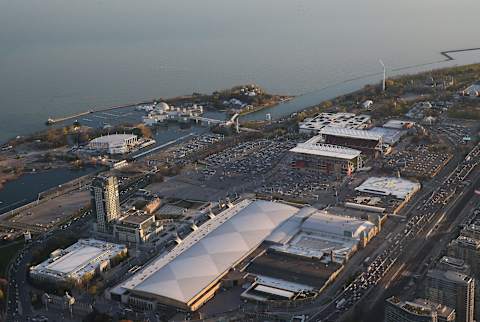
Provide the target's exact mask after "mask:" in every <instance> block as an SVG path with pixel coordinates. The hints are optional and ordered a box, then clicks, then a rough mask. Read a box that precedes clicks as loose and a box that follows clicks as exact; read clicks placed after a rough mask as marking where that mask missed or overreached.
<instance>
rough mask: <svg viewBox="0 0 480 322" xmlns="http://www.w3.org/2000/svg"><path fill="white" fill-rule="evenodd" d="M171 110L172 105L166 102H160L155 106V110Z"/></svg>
mask: <svg viewBox="0 0 480 322" xmlns="http://www.w3.org/2000/svg"><path fill="white" fill-rule="evenodd" d="M169 110H170V105H168V104H167V103H165V102H160V103H158V104H157V105H156V106H155V112H166V111H169Z"/></svg>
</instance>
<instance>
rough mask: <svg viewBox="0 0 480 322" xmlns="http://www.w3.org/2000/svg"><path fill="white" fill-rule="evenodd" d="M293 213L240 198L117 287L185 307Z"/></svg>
mask: <svg viewBox="0 0 480 322" xmlns="http://www.w3.org/2000/svg"><path fill="white" fill-rule="evenodd" d="M297 212H298V209H297V208H295V207H292V206H288V205H285V204H282V203H276V202H268V201H261V200H258V201H252V200H248V199H246V200H243V201H241V202H239V203H238V204H236V205H235V206H233V207H232V208H229V209H227V210H225V211H223V212H221V213H220V214H218V215H217V216H216V217H215V218H213V219H211V220H210V221H207V222H206V223H205V224H204V225H202V226H200V227H199V229H198V230H196V231H194V232H192V233H191V234H190V235H188V236H187V237H186V238H185V239H184V240H183V242H182V243H180V244H179V245H178V246H177V247H175V248H174V249H173V250H172V251H171V252H170V253H168V254H166V255H165V256H162V257H159V258H157V259H155V260H154V261H153V262H151V263H150V264H148V265H147V266H145V268H144V269H142V270H140V271H139V272H138V273H136V274H135V275H134V276H132V277H131V278H130V279H128V280H126V281H125V282H124V283H122V284H121V287H122V288H124V289H127V290H130V291H132V292H134V293H135V291H138V292H139V293H140V294H141V295H142V296H148V295H149V294H150V295H151V296H153V297H155V296H158V297H164V298H169V299H173V300H176V301H179V302H181V303H188V302H189V301H190V300H191V299H193V298H194V297H195V296H196V295H198V294H200V293H201V292H202V291H203V290H204V289H205V288H206V287H208V286H209V285H211V284H212V283H214V282H215V281H216V280H218V279H219V278H220V277H221V276H222V275H223V274H224V273H226V272H227V271H228V270H229V269H230V268H231V267H232V266H234V265H235V264H236V263H238V262H239V261H240V260H242V259H243V258H244V257H245V256H247V255H248V254H249V253H250V252H251V251H253V250H254V249H255V248H257V247H258V245H259V244H260V243H261V242H262V241H263V240H264V239H265V238H267V237H268V236H269V235H270V234H271V233H272V231H274V230H275V229H276V228H277V227H278V226H280V225H281V224H282V223H283V222H284V221H285V220H287V219H288V218H290V217H291V216H293V215H294V214H295V213H297Z"/></svg>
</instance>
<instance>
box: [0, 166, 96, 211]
mask: <svg viewBox="0 0 480 322" xmlns="http://www.w3.org/2000/svg"><path fill="white" fill-rule="evenodd" d="M96 170H98V169H95V168H86V169H75V170H71V169H51V170H47V171H42V172H38V173H25V174H23V175H22V176H20V177H19V178H18V179H17V180H15V181H11V182H7V183H6V184H5V186H4V187H3V189H0V214H3V213H6V212H8V211H10V210H12V209H15V208H17V207H20V206H22V205H24V204H27V203H29V202H31V201H33V200H36V199H37V198H38V194H39V193H40V192H42V191H46V190H49V189H51V188H54V187H57V186H58V185H61V184H63V183H65V182H67V181H70V180H73V179H75V178H78V177H81V176H84V175H87V174H89V173H92V172H94V171H96Z"/></svg>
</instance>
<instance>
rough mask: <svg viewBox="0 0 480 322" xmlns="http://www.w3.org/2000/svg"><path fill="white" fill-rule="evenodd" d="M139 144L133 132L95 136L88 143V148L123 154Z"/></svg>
mask: <svg viewBox="0 0 480 322" xmlns="http://www.w3.org/2000/svg"><path fill="white" fill-rule="evenodd" d="M138 144H139V140H138V137H137V136H136V135H134V134H111V135H104V136H100V137H98V138H95V139H93V140H91V141H90V143H88V148H89V149H92V150H97V151H99V152H106V153H108V154H124V153H128V152H130V151H131V150H132V149H133V148H134V147H135V146H137V145H138Z"/></svg>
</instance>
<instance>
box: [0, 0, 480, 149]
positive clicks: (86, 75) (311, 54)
mask: <svg viewBox="0 0 480 322" xmlns="http://www.w3.org/2000/svg"><path fill="white" fill-rule="evenodd" d="M478 12H480V1H478V0H456V1H451V0H450V1H447V0H420V1H419V0H403V1H392V0H364V1H358V0H320V1H319V0H288V1H287V0H244V1H225V0H204V1H194V0H175V1H167V0H141V1H135V2H132V1H127V0H116V1H108V0H83V1H61V0H42V1H38V0H24V1H8V0H3V1H0V129H1V131H0V142H2V141H4V140H6V139H8V138H10V137H13V136H15V135H22V134H26V133H29V132H32V131H34V130H39V129H42V128H44V125H43V123H44V121H45V120H46V119H47V118H48V117H49V116H54V117H55V116H62V115H66V114H69V113H73V112H75V111H84V110H87V109H90V108H92V107H95V106H105V105H112V104H120V103H128V102H136V101H138V100H143V99H149V98H154V97H171V96H175V95H180V94H189V93H192V92H194V91H197V92H211V91H213V90H215V89H220V88H227V87H230V86H233V85H237V84H241V83H251V82H255V83H257V84H259V85H261V86H263V87H265V88H266V89H268V90H269V91H271V92H278V93H286V94H294V95H298V94H303V93H308V94H307V95H305V96H302V97H301V98H300V99H298V100H296V101H295V102H292V103H288V104H285V106H281V109H280V108H279V109H278V110H275V111H272V113H277V112H278V114H282V113H288V112H291V111H294V110H295V109H297V108H298V106H299V104H300V105H302V106H303V105H305V104H307V103H309V104H307V105H311V104H315V103H318V101H319V100H322V99H325V98H329V97H331V96H335V95H336V94H340V93H343V92H345V91H349V90H355V89H357V88H358V86H362V84H364V83H365V82H367V81H375V80H377V79H378V77H377V78H375V77H373V78H372V79H368V78H360V79H359V80H357V81H354V82H350V83H342V82H343V81H344V80H347V79H351V78H356V77H361V76H364V75H369V74H372V73H378V72H380V71H381V67H380V65H379V63H378V59H379V58H382V59H383V60H384V62H385V63H386V64H387V66H388V67H389V70H393V69H397V68H401V67H404V66H412V65H419V64H428V63H432V62H436V61H439V60H442V59H443V58H442V57H441V56H440V55H439V52H440V51H443V50H450V49H460V48H470V47H480V39H479V37H478V30H479V28H480V19H478ZM460 56H462V57H463V56H464V55H463V54H462V55H460ZM468 56H469V57H468V58H465V59H463V58H462V59H463V60H462V59H461V60H459V61H457V62H456V63H463V62H474V61H480V53H471V54H470V55H468ZM433 66H435V65H427V66H425V67H423V68H430V67H431V68H433ZM405 71H408V70H405ZM397 72H399V71H397ZM333 84H339V85H337V86H334V87H329V86H330V85H333ZM324 88H327V89H324ZM321 89H324V90H321ZM310 103H311V104H310ZM282 111H283V112H282ZM263 115H264V114H262V113H260V114H257V115H255V116H250V117H257V118H258V117H263Z"/></svg>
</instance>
